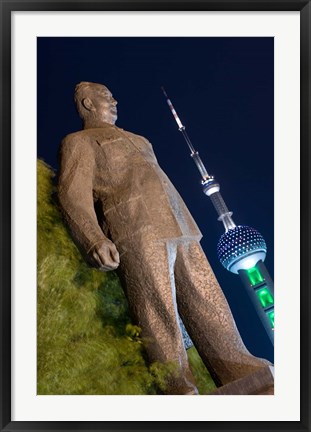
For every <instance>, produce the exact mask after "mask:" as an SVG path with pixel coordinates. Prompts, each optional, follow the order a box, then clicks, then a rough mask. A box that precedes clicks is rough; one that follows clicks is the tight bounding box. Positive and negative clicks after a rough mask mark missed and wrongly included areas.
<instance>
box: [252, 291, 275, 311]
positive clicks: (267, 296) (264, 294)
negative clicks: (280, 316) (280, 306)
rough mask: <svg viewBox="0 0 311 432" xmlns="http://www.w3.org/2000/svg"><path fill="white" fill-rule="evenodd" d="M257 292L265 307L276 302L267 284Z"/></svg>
mask: <svg viewBox="0 0 311 432" xmlns="http://www.w3.org/2000/svg"><path fill="white" fill-rule="evenodd" d="M256 294H257V296H258V298H259V301H260V303H261V306H262V307H263V308H266V307H268V306H272V305H273V304H274V301H273V297H272V295H271V293H270V291H269V290H268V288H267V287H266V286H264V287H263V288H260V289H259V290H257V291H256Z"/></svg>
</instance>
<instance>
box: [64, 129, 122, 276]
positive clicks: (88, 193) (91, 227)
mask: <svg viewBox="0 0 311 432" xmlns="http://www.w3.org/2000/svg"><path fill="white" fill-rule="evenodd" d="M94 170H95V155H94V152H93V149H92V147H91V145H90V144H89V142H88V141H86V140H83V139H82V138H80V137H71V136H68V137H66V138H65V139H64V140H63V142H62V144H61V147H60V170H59V182H58V199H59V203H60V207H61V210H62V212H63V216H64V219H65V221H66V223H67V225H68V227H69V229H70V231H71V233H72V236H73V237H74V239H75V241H76V242H77V243H78V244H79V246H80V247H81V248H82V250H83V251H84V252H85V253H86V255H87V256H88V258H89V259H90V261H91V262H92V263H93V264H96V265H97V266H98V267H99V269H100V270H103V271H108V270H114V269H116V268H117V267H118V265H119V254H118V251H117V249H116V247H115V245H114V244H113V243H112V242H111V241H110V240H109V239H108V238H107V237H106V236H105V235H104V233H103V232H102V230H101V228H100V226H99V224H98V221H97V217H96V213H95V209H94V200H93V178H94Z"/></svg>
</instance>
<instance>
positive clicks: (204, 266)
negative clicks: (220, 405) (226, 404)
mask: <svg viewBox="0 0 311 432" xmlns="http://www.w3.org/2000/svg"><path fill="white" fill-rule="evenodd" d="M175 280H176V291H177V302H178V310H179V313H180V316H181V318H182V320H183V322H184V324H185V326H186V328H187V331H188V333H189V335H190V337H191V339H192V341H193V342H194V344H195V346H196V348H197V350H198V352H199V354H200V356H201V358H202V359H203V361H204V363H205V364H206V366H207V367H208V369H209V371H210V373H211V375H212V376H213V377H214V379H215V382H216V384H217V385H218V386H219V385H224V384H226V383H228V382H231V381H234V380H236V379H239V378H241V377H243V376H246V375H248V374H251V373H252V372H254V371H255V370H258V368H260V367H264V366H266V365H267V364H270V363H269V362H268V361H267V360H262V359H259V358H257V357H254V356H252V355H251V354H250V353H249V352H248V350H247V349H246V347H245V345H244V344H243V341H242V339H241V337H240V334H239V332H238V330H237V328H236V325H235V322H234V320H233V317H232V314H231V311H230V309H229V306H228V303H227V301H226V299H225V296H224V294H223V292H222V290H221V288H220V286H219V284H218V282H217V280H216V278H215V276H214V273H213V271H212V269H211V267H210V265H209V263H208V261H207V259H206V257H205V254H204V252H203V250H202V248H201V246H200V244H199V243H198V242H195V241H191V242H189V243H185V242H183V243H180V244H179V245H178V246H177V257H176V264H175Z"/></svg>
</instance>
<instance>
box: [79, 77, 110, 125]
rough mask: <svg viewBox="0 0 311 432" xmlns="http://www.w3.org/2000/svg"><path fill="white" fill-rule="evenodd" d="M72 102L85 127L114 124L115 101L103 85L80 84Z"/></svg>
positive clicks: (83, 82)
mask: <svg viewBox="0 0 311 432" xmlns="http://www.w3.org/2000/svg"><path fill="white" fill-rule="evenodd" d="M74 101H75V104H76V107H77V110H78V112H79V115H80V117H81V118H82V120H83V123H84V125H85V126H87V127H98V126H100V125H101V124H102V123H109V124H115V122H116V120H117V117H118V116H117V107H116V105H117V101H116V100H115V99H114V98H113V97H112V94H111V92H110V91H109V90H108V89H107V87H105V86H104V85H102V84H97V83H91V82H85V81H82V82H80V83H79V84H77V85H76V88H75V94H74Z"/></svg>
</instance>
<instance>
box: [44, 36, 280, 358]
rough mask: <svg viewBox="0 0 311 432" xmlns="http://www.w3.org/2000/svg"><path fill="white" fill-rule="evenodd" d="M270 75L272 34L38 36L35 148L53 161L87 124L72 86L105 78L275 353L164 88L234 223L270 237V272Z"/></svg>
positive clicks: (257, 333)
mask: <svg viewBox="0 0 311 432" xmlns="http://www.w3.org/2000/svg"><path fill="white" fill-rule="evenodd" d="M273 77H274V41H273V38H263V37H261V38H242V37H241V38H226V37H222V38H194V37H192V38H162V37H161V38H160V37H159V38H126V37H118V38H110V37H107V38H55V37H53V38H38V143H37V144H38V157H39V158H41V159H44V160H45V161H46V162H47V163H48V164H49V165H51V166H52V167H53V168H55V169H57V150H58V146H59V143H60V141H61V139H62V138H63V137H64V136H65V135H67V134H68V133H71V132H73V131H76V130H79V129H81V122H80V119H79V117H78V114H77V113H76V111H75V107H74V103H73V92H74V87H75V85H76V84H77V83H79V82H80V81H92V82H98V83H102V84H105V85H106V86H107V87H108V88H109V89H110V90H111V92H112V93H113V95H114V97H115V98H116V99H117V101H118V121H117V123H116V124H117V126H120V127H122V128H123V129H126V130H129V131H131V132H135V133H138V134H139V135H144V136H145V137H146V138H148V139H149V141H150V142H151V143H152V144H153V148H154V151H155V153H156V156H157V158H158V161H159V164H160V166H161V167H162V168H163V170H164V171H165V172H166V173H167V174H168V176H169V177H170V179H171V180H172V182H173V183H174V185H175V187H176V188H177V190H178V191H179V192H180V194H181V196H182V197H183V199H184V201H185V202H186V204H187V205H188V207H189V209H190V211H191V213H192V214H193V216H194V218H195V220H196V222H197V224H198V225H199V227H200V229H201V231H202V233H203V236H204V237H203V239H202V242H201V244H202V246H203V248H204V250H205V253H206V255H207V257H208V259H209V261H210V263H211V265H212V267H213V269H214V272H215V273H216V276H217V278H218V280H219V282H220V284H221V286H222V288H223V291H224V292H225V295H226V297H227V299H228V301H229V304H230V306H231V309H232V312H233V314H234V317H235V319H236V322H237V325H238V328H239V330H240V332H241V335H242V337H243V340H244V342H245V344H246V346H247V347H248V349H249V350H250V351H251V352H252V353H253V354H255V355H257V356H261V357H266V358H269V359H270V360H273V347H272V345H271V343H270V341H269V339H268V337H267V336H266V334H265V331H264V330H263V328H262V326H261V323H260V321H259V320H258V318H257V316H256V313H255V312H254V310H253V307H252V305H251V303H250V301H249V299H248V296H247V294H246V292H245V289H244V288H243V286H242V283H241V282H240V279H239V277H238V276H237V275H234V274H232V273H229V272H228V271H227V270H225V269H224V268H223V267H222V266H221V264H220V263H219V262H218V259H217V254H216V246H217V242H218V239H219V237H220V235H221V234H222V233H223V227H222V224H221V223H220V222H218V221H217V215H216V212H215V210H214V208H213V207H212V204H211V203H210V201H209V199H208V198H207V197H206V196H205V195H204V194H203V193H202V191H201V186H200V176H199V173H198V171H197V168H196V167H195V165H194V163H193V161H192V160H191V158H190V156H189V150H188V148H187V145H186V143H185V142H184V139H183V137H182V135H181V133H180V132H179V131H178V128H177V125H176V123H175V121H174V119H173V117H172V115H171V113H170V111H169V109H168V106H167V104H166V102H165V99H164V97H163V94H162V92H161V89H160V87H161V86H162V85H163V86H164V87H165V89H166V91H167V93H168V95H169V97H170V99H171V100H172V102H173V104H174V106H175V108H176V110H177V112H178V114H179V116H180V118H181V120H182V122H183V123H184V125H185V126H186V129H187V132H188V135H189V136H190V138H191V140H192V143H193V145H194V147H195V148H196V149H197V150H198V151H199V153H200V156H201V159H202V160H203V162H204V163H205V165H206V168H207V170H208V172H209V173H210V174H213V175H214V176H215V177H216V178H217V180H218V181H219V182H220V185H221V192H222V195H223V198H224V199H225V201H226V203H227V206H228V207H229V209H230V210H232V211H233V219H234V221H235V223H236V224H241V225H242V224H243V225H249V226H252V227H254V228H256V229H257V230H258V231H259V232H261V234H262V235H263V236H264V238H265V240H266V243H267V246H268V254H267V258H266V262H265V263H266V266H267V268H268V270H269V272H270V274H271V275H272V277H273V256H274V250H273V246H274V244H273V242H274V230H273V225H274V213H273V210H274V208H273V206H274V195H273V185H274V140H273V135H274V81H273ZM155 199H156V197H155Z"/></svg>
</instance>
